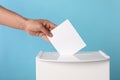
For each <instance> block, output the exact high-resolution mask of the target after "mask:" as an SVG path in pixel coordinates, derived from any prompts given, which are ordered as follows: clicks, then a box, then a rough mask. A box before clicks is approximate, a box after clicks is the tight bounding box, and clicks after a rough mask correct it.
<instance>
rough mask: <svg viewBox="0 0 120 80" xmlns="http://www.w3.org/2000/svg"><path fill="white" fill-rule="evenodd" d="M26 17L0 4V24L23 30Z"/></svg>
mask: <svg viewBox="0 0 120 80" xmlns="http://www.w3.org/2000/svg"><path fill="white" fill-rule="evenodd" d="M26 21H27V19H26V18H24V17H22V16H20V15H18V14H16V13H15V12H12V11H10V10H8V9H5V8H3V7H2V6H0V24H1V25H6V26H10V27H12V28H17V29H21V30H23V29H24V28H25V22H26Z"/></svg>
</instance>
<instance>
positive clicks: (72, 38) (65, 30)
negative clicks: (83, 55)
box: [48, 20, 86, 56]
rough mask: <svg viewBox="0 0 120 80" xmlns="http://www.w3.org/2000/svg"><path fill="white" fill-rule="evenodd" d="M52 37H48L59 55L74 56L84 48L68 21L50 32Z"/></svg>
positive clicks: (82, 42) (83, 43)
mask: <svg viewBox="0 0 120 80" xmlns="http://www.w3.org/2000/svg"><path fill="white" fill-rule="evenodd" d="M51 32H52V34H53V37H48V38H49V40H50V42H51V43H52V45H53V46H54V47H55V49H56V50H57V52H58V53H59V54H60V55H67V56H68V55H74V54H75V53H76V52H78V51H79V50H81V49H82V48H84V47H85V46H86V44H85V42H84V41H83V40H82V38H81V37H80V35H79V34H78V33H77V31H76V30H75V28H74V27H73V25H72V24H71V23H70V21H69V20H65V21H64V22H63V23H61V24H60V25H58V26H57V27H56V28H55V29H53V30H52V31H51Z"/></svg>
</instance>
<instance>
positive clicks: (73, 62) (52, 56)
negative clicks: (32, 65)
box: [36, 51, 110, 80]
mask: <svg viewBox="0 0 120 80" xmlns="http://www.w3.org/2000/svg"><path fill="white" fill-rule="evenodd" d="M36 80H110V57H109V56H108V55H106V54H105V53H104V52H103V51H90V52H77V53H76V54H74V55H73V56H60V55H59V54H58V53H57V52H42V51H41V52H40V53H39V54H38V55H37V56H36Z"/></svg>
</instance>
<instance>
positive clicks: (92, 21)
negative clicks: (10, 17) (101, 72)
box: [0, 0, 120, 80]
mask: <svg viewBox="0 0 120 80" xmlns="http://www.w3.org/2000/svg"><path fill="white" fill-rule="evenodd" d="M0 5H2V6H4V7H6V8H8V9H10V10H12V11H15V12H17V13H19V14H21V15H22V16H24V17H27V18H32V19H48V20H50V21H52V22H54V23H56V24H60V23H61V22H62V21H64V20H65V19H69V20H70V21H71V22H72V24H73V25H74V26H75V28H76V29H77V31H78V32H79V33H80V35H81V36H82V38H83V39H84V40H85V42H86V43H87V45H88V46H87V47H86V48H85V49H83V50H84V51H96V50H103V51H104V52H106V53H107V54H108V55H110V56H111V80H120V0H0ZM6 21H7V20H6ZM40 50H43V51H55V49H54V48H53V47H52V45H51V44H49V43H47V42H46V41H44V40H43V39H41V38H39V37H33V36H30V35H28V34H26V33H25V32H24V31H20V30H16V29H12V28H8V27H4V26H0V80H35V56H36V55H37V54H38V52H39V51H40Z"/></svg>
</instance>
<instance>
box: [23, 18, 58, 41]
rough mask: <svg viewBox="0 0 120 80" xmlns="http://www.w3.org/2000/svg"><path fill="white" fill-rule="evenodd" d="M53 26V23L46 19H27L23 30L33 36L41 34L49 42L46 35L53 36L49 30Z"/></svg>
mask: <svg viewBox="0 0 120 80" xmlns="http://www.w3.org/2000/svg"><path fill="white" fill-rule="evenodd" d="M55 26H56V25H55V24H53V23H52V22H50V21H48V20H27V21H26V23H25V28H24V31H26V32H27V33H29V34H31V35H33V36H41V37H42V38H43V39H45V40H46V41H48V42H50V41H49V39H48V38H47V36H49V37H52V36H53V34H52V33H51V30H52V29H54V28H55Z"/></svg>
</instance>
